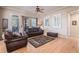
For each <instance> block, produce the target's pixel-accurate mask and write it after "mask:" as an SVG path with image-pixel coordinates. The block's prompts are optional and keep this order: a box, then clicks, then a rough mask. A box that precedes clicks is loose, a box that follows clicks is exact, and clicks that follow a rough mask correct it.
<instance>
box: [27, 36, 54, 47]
mask: <svg viewBox="0 0 79 59" xmlns="http://www.w3.org/2000/svg"><path fill="white" fill-rule="evenodd" d="M52 40H54V38H53V37H49V36H44V35H39V36H35V37H31V38H28V42H29V43H30V44H32V45H33V46H34V47H35V48H37V47H39V46H42V45H44V44H46V43H48V42H50V41H52Z"/></svg>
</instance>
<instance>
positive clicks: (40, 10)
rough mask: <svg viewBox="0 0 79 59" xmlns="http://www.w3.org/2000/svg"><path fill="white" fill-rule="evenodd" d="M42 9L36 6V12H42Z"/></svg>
mask: <svg viewBox="0 0 79 59" xmlns="http://www.w3.org/2000/svg"><path fill="white" fill-rule="evenodd" d="M43 10H44V9H41V8H39V6H36V12H40V13H43Z"/></svg>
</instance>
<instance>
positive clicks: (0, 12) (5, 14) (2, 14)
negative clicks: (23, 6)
mask: <svg viewBox="0 0 79 59" xmlns="http://www.w3.org/2000/svg"><path fill="white" fill-rule="evenodd" d="M12 15H17V16H18V17H19V32H22V31H23V18H22V16H27V17H34V16H33V15H32V14H29V13H26V12H23V11H18V10H14V9H4V8H0V20H2V18H6V19H8V29H9V30H12V26H11V17H12ZM0 25H1V23H0ZM0 31H1V30H0ZM1 32H2V31H1Z"/></svg>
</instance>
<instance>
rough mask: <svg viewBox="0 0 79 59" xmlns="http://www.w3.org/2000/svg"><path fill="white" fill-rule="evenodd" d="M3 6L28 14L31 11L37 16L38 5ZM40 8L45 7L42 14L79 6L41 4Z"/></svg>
mask: <svg viewBox="0 0 79 59" xmlns="http://www.w3.org/2000/svg"><path fill="white" fill-rule="evenodd" d="M3 8H7V9H12V10H18V11H23V12H24V13H26V14H27V13H29V14H30V15H33V16H36V11H35V10H36V6H3ZM39 8H40V9H44V10H43V12H44V13H41V15H40V16H43V15H45V14H49V13H51V12H56V11H58V10H62V9H66V8H67V9H66V10H67V11H68V12H70V11H71V10H75V9H79V7H76V6H39ZM40 16H39V17H40ZM37 17H38V16H37Z"/></svg>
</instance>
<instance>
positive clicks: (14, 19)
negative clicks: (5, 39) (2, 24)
mask: <svg viewBox="0 0 79 59" xmlns="http://www.w3.org/2000/svg"><path fill="white" fill-rule="evenodd" d="M12 31H13V32H19V17H18V16H16V15H13V16H12Z"/></svg>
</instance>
